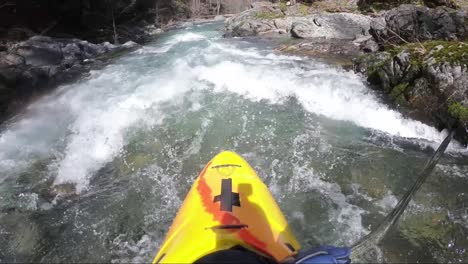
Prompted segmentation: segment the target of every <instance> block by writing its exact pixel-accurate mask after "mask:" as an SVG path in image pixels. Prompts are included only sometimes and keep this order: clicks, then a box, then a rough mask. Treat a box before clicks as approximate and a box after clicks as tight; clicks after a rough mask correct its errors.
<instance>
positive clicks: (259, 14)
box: [255, 11, 284, 20]
mask: <svg viewBox="0 0 468 264" xmlns="http://www.w3.org/2000/svg"><path fill="white" fill-rule="evenodd" d="M255 17H256V18H258V19H266V20H272V19H276V18H282V17H284V14H283V13H276V12H269V11H262V12H257V13H255Z"/></svg>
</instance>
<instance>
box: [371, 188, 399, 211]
mask: <svg viewBox="0 0 468 264" xmlns="http://www.w3.org/2000/svg"><path fill="white" fill-rule="evenodd" d="M375 203H376V204H377V206H379V207H380V208H382V210H383V213H384V214H386V213H388V212H390V211H391V210H393V208H395V207H396V205H397V204H398V198H397V197H396V196H395V195H394V194H393V193H392V192H391V191H390V190H388V191H387V193H386V194H385V196H384V197H383V198H382V199H380V200H378V201H376V202H375Z"/></svg>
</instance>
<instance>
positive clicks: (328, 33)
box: [291, 13, 370, 40]
mask: <svg viewBox="0 0 468 264" xmlns="http://www.w3.org/2000/svg"><path fill="white" fill-rule="evenodd" d="M369 28H370V18H369V17H367V16H364V15H358V14H351V13H318V14H313V15H308V16H306V17H304V18H298V19H296V20H294V21H293V23H292V25H291V35H292V36H293V37H296V38H322V37H323V38H327V39H347V40H354V39H356V37H357V36H360V35H366V34H367V32H368V31H369Z"/></svg>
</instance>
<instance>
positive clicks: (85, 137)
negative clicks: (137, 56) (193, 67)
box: [54, 61, 190, 193]
mask: <svg viewBox="0 0 468 264" xmlns="http://www.w3.org/2000/svg"><path fill="white" fill-rule="evenodd" d="M176 64H177V66H176V67H175V68H174V69H173V71H171V72H170V73H169V74H170V76H172V74H174V75H181V74H185V72H186V67H187V65H186V64H185V63H184V61H177V62H176ZM170 76H157V77H155V79H154V80H153V81H152V80H151V79H149V80H147V81H146V82H145V84H142V85H140V86H138V87H136V88H135V90H134V91H133V93H131V94H122V95H119V96H112V97H110V98H107V99H106V100H107V102H106V103H105V104H103V105H101V104H99V105H95V106H94V107H88V108H86V109H82V110H81V111H80V114H79V116H78V118H77V119H76V120H75V122H74V123H73V124H72V125H71V126H70V130H71V131H72V133H73V136H71V138H70V140H69V141H68V143H67V147H66V149H65V152H64V157H63V159H62V160H60V162H59V166H58V171H57V177H56V179H55V182H54V184H62V183H69V182H72V183H76V191H77V192H78V193H80V192H81V191H83V190H84V189H86V187H87V185H88V183H89V179H90V177H91V176H92V174H93V173H94V172H96V171H97V170H98V169H99V168H101V167H102V165H103V164H105V163H106V162H109V161H111V160H112V159H113V158H114V157H115V156H116V155H117V154H118V153H119V152H120V150H121V149H122V147H123V146H124V145H125V143H126V142H125V133H126V132H127V129H128V128H129V127H132V126H134V125H137V123H139V124H140V125H141V123H144V124H150V125H155V123H154V121H157V120H160V119H158V117H156V118H155V117H154V116H152V115H149V114H148V113H147V110H149V109H151V108H152V107H153V106H155V105H156V104H157V103H159V102H162V101H167V100H170V99H171V98H174V97H176V96H177V95H179V94H180V93H183V92H184V91H187V90H188V89H189V87H190V83H188V82H187V79H172V78H170ZM156 78H157V79H156ZM161 78H162V80H163V81H162V80H161ZM155 80H159V82H154V81H155ZM79 103H80V102H78V103H77V104H79ZM152 110H153V111H154V109H152ZM151 114H153V115H154V114H160V115H163V114H162V113H158V112H156V113H155V112H151Z"/></svg>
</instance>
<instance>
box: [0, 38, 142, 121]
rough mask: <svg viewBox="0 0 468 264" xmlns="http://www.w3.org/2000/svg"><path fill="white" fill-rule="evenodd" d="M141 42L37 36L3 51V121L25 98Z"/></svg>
mask: <svg viewBox="0 0 468 264" xmlns="http://www.w3.org/2000/svg"><path fill="white" fill-rule="evenodd" d="M137 46H138V44H136V43H134V42H127V43H125V44H123V45H112V44H110V43H102V44H93V43H90V42H87V41H83V40H79V39H57V38H50V37H45V36H34V37H32V38H30V39H28V40H26V41H23V42H20V43H17V44H15V45H13V46H11V47H10V48H9V50H8V51H2V52H0V121H2V119H3V118H5V116H6V115H7V114H8V113H9V112H10V108H15V107H16V105H20V104H21V101H23V100H27V99H28V98H32V97H34V96H36V95H39V94H40V93H41V92H42V91H43V90H45V89H47V88H50V87H53V86H55V85H58V84H61V83H64V82H68V81H71V80H73V79H74V78H76V77H78V76H80V75H81V74H82V73H84V72H86V71H88V70H89V69H90V68H91V67H92V65H93V62H97V63H99V62H102V60H104V59H105V57H106V56H111V55H112V54H115V53H119V52H123V51H125V50H131V49H133V48H135V47H137ZM94 64H96V63H94Z"/></svg>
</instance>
